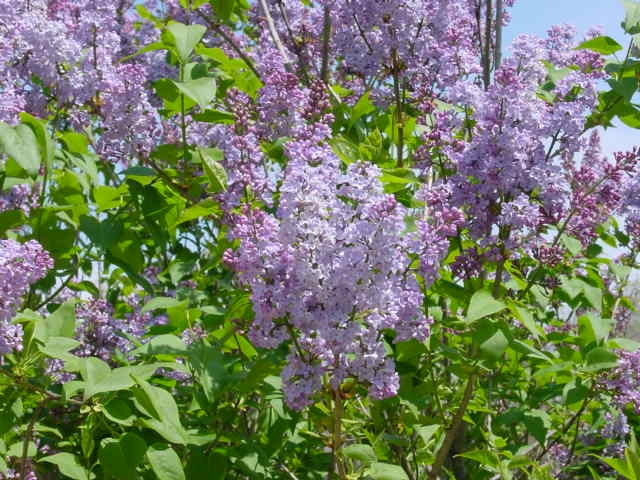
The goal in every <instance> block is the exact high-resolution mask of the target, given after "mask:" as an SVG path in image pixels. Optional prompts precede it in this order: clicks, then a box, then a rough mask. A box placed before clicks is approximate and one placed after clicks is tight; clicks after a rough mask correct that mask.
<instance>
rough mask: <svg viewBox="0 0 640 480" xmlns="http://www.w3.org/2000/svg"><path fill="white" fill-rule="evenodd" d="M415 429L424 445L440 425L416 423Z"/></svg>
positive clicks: (427, 443)
mask: <svg viewBox="0 0 640 480" xmlns="http://www.w3.org/2000/svg"><path fill="white" fill-rule="evenodd" d="M415 429H416V432H417V433H418V435H420V438H422V441H423V442H424V444H425V446H427V445H429V442H430V441H431V439H432V438H433V436H434V435H435V434H436V432H437V431H438V430H439V429H440V425H418V426H416V427H415Z"/></svg>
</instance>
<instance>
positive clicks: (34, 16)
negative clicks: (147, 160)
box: [0, 0, 161, 161]
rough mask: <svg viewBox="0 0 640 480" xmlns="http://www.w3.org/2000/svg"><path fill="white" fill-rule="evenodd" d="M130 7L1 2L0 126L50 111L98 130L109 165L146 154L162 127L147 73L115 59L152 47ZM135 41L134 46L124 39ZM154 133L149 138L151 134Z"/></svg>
mask: <svg viewBox="0 0 640 480" xmlns="http://www.w3.org/2000/svg"><path fill="white" fill-rule="evenodd" d="M132 6H133V2H91V1H87V0H59V1H58V0H57V1H52V0H28V1H22V0H21V1H19V2H8V1H6V0H3V1H2V2H0V37H2V38H3V42H2V45H1V46H0V72H1V73H2V75H1V76H0V77H1V80H0V104H1V105H2V106H3V108H2V109H0V120H4V121H8V122H9V123H15V122H16V121H17V116H18V113H19V112H20V111H27V112H29V113H31V114H34V115H36V116H40V117H47V116H48V113H49V112H50V111H56V112H58V114H60V113H61V112H65V114H64V115H57V117H58V118H60V119H64V120H66V121H67V122H69V123H70V125H71V126H72V127H74V128H76V129H78V130H82V129H83V128H86V127H96V128H97V129H98V130H100V135H98V136H97V137H96V145H95V147H96V150H97V151H98V153H100V154H102V155H103V156H104V157H105V158H106V159H109V160H111V161H128V158H129V156H131V155H138V154H146V153H148V152H149V151H150V150H151V148H152V147H153V146H154V145H155V144H156V143H157V141H158V138H157V137H158V136H159V135H160V134H161V125H159V123H158V120H157V113H156V111H155V109H154V108H152V106H151V104H150V102H149V99H148V96H147V93H146V88H145V85H146V82H147V76H148V73H147V67H146V66H145V65H144V64H143V63H142V59H138V60H137V64H122V63H120V59H121V58H122V57H123V56H124V55H126V54H129V53H133V51H134V50H135V48H136V47H137V46H140V45H135V44H136V43H145V44H146V43H150V42H149V41H148V40H150V38H152V37H149V39H146V38H144V37H145V35H148V32H147V31H145V30H143V29H136V28H135V27H134V24H135V22H136V21H137V19H136V18H135V17H134V16H132V15H130V9H131V7H132ZM131 36H134V37H136V39H137V40H139V42H136V41H135V40H134V42H133V44H130V43H131V42H129V44H128V43H127V41H126V40H125V37H131ZM150 132H152V134H151V135H150V134H149V133H150Z"/></svg>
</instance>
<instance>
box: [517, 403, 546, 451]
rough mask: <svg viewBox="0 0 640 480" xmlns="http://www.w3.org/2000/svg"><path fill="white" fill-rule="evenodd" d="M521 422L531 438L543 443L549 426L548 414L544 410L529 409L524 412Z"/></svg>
mask: <svg viewBox="0 0 640 480" xmlns="http://www.w3.org/2000/svg"><path fill="white" fill-rule="evenodd" d="M523 423H524V424H525V426H526V427H527V430H528V432H529V433H530V434H531V435H532V436H533V438H535V439H536V440H538V442H540V445H544V443H545V440H546V438H547V432H548V431H549V427H550V426H551V418H550V417H549V414H548V413H547V412H545V411H544V410H530V411H528V412H526V413H525V415H524V418H523Z"/></svg>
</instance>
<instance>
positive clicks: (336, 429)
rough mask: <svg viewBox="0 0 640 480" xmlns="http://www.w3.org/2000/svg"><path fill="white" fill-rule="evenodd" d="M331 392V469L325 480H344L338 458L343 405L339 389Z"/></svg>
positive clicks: (340, 444) (343, 472) (340, 445)
mask: <svg viewBox="0 0 640 480" xmlns="http://www.w3.org/2000/svg"><path fill="white" fill-rule="evenodd" d="M331 391H332V392H333V425H332V427H331V469H330V470H329V475H328V476H327V480H331V479H332V478H333V476H334V474H335V475H337V476H338V478H339V479H341V480H342V479H345V478H347V477H346V474H345V471H344V465H343V464H342V460H341V458H340V450H341V448H342V416H343V415H344V405H343V404H342V395H341V393H340V389H338V390H333V389H332V390H331Z"/></svg>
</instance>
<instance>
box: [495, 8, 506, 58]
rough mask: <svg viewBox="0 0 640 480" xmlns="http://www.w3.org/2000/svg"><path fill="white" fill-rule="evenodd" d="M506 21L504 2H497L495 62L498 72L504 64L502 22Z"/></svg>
mask: <svg viewBox="0 0 640 480" xmlns="http://www.w3.org/2000/svg"><path fill="white" fill-rule="evenodd" d="M503 21H504V5H503V0H496V45H495V53H494V61H495V68H496V70H497V69H498V68H499V67H500V63H501V62H502V22H503Z"/></svg>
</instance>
